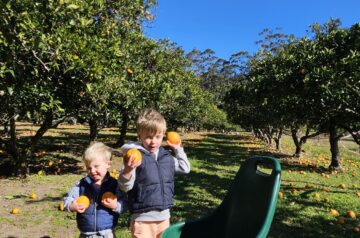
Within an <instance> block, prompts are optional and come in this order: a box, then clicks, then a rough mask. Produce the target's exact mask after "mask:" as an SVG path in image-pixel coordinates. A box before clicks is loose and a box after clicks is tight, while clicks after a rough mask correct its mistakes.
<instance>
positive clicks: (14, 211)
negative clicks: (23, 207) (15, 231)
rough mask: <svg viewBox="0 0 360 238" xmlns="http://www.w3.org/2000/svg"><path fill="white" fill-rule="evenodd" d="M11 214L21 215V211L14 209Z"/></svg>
mask: <svg viewBox="0 0 360 238" xmlns="http://www.w3.org/2000/svg"><path fill="white" fill-rule="evenodd" d="M10 213H11V214H18V213H20V209H19V208H17V207H15V208H13V209H12V210H11V212H10Z"/></svg>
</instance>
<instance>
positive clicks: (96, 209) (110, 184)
mask: <svg viewBox="0 0 360 238" xmlns="http://www.w3.org/2000/svg"><path fill="white" fill-rule="evenodd" d="M117 186H118V183H117V181H116V179H114V178H113V177H111V176H110V175H109V173H107V175H106V177H105V181H104V182H103V183H102V184H101V186H100V187H96V186H95V184H94V181H93V180H92V179H91V178H90V177H88V176H87V177H85V178H83V179H81V180H80V195H85V196H87V197H88V198H89V199H90V207H89V208H88V209H86V210H85V212H84V213H77V215H76V221H77V225H78V228H79V230H80V231H82V232H95V231H101V230H105V229H112V228H114V227H115V226H116V224H117V221H118V218H119V214H118V213H116V212H113V211H112V210H111V209H109V208H106V207H104V206H102V204H101V197H102V195H103V194H104V193H105V192H112V193H114V194H116V189H117Z"/></svg>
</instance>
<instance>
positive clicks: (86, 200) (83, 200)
mask: <svg viewBox="0 0 360 238" xmlns="http://www.w3.org/2000/svg"><path fill="white" fill-rule="evenodd" d="M76 203H77V204H83V205H85V209H87V208H88V207H89V206H90V200H89V198H88V197H86V196H84V195H81V196H79V197H78V198H77V199H76Z"/></svg>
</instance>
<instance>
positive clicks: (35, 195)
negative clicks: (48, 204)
mask: <svg viewBox="0 0 360 238" xmlns="http://www.w3.org/2000/svg"><path fill="white" fill-rule="evenodd" d="M30 198H31V199H34V200H35V199H37V194H36V193H34V192H33V193H31V194H30Z"/></svg>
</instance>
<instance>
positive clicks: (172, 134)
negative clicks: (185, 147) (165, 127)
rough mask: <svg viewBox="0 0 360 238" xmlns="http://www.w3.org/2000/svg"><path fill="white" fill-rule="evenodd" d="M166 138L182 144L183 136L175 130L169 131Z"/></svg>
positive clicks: (171, 141) (172, 142) (173, 142)
mask: <svg viewBox="0 0 360 238" xmlns="http://www.w3.org/2000/svg"><path fill="white" fill-rule="evenodd" d="M166 139H167V140H168V141H170V143H171V144H176V145H177V144H180V141H181V138H180V135H179V134H178V133H177V132H175V131H169V132H168V133H167V136H166Z"/></svg>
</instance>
